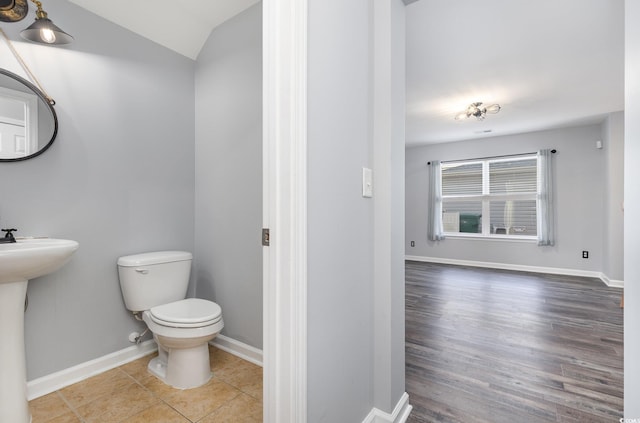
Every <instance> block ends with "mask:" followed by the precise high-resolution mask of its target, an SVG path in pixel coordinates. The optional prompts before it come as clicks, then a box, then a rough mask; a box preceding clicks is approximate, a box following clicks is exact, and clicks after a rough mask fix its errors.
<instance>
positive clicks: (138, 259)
mask: <svg viewBox="0 0 640 423" xmlns="http://www.w3.org/2000/svg"><path fill="white" fill-rule="evenodd" d="M191 259H193V254H191V253H189V252H187V251H155V252H152V253H142V254H133V255H130V256H123V257H120V258H119V259H118V266H123V267H135V266H148V265H151V264H161V263H171V262H174V261H186V260H191Z"/></svg>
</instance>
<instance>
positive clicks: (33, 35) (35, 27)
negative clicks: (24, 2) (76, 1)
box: [20, 0, 73, 44]
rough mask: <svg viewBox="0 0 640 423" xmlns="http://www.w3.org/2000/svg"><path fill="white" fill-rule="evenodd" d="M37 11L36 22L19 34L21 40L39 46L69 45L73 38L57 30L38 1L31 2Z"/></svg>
mask: <svg viewBox="0 0 640 423" xmlns="http://www.w3.org/2000/svg"><path fill="white" fill-rule="evenodd" d="M31 1H32V2H33V3H34V4H35V5H36V7H37V8H38V10H36V21H35V22H34V23H32V24H31V25H30V26H29V27H28V28H27V29H24V30H23V31H22V32H20V35H21V36H22V38H24V39H26V40H29V41H33V42H35V43H41V44H69V43H70V42H72V41H73V37H72V36H71V35H69V34H67V33H66V32H64V31H63V30H61V29H60V28H58V27H57V26H56V25H55V24H54V23H53V22H51V19H49V18H48V17H47V12H45V11H44V10H42V3H41V2H39V1H38V0H31Z"/></svg>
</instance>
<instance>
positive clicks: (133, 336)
mask: <svg viewBox="0 0 640 423" xmlns="http://www.w3.org/2000/svg"><path fill="white" fill-rule="evenodd" d="M133 317H135V318H136V320H137V321H139V322H144V320H142V317H140V312H139V311H134V312H133ZM147 332H149V328H146V329H145V330H144V331H143V332H142V333H138V332H131V333H130V334H129V342H135V344H136V345H139V344H140V342H142V337H143V336H145V335H146V334H147Z"/></svg>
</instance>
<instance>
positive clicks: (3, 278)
mask: <svg viewBox="0 0 640 423" xmlns="http://www.w3.org/2000/svg"><path fill="white" fill-rule="evenodd" d="M77 249H78V243H77V242H76V241H69V240H66V239H50V238H45V239H19V240H18V242H16V243H11V244H0V375H1V376H0V422H11V423H29V422H30V421H31V416H30V415H29V404H28V402H27V367H26V362H25V351H24V301H25V297H26V294H27V283H28V282H29V279H33V278H37V277H38V276H43V275H46V274H48V273H51V272H54V271H56V270H58V269H59V268H60V267H61V266H62V265H64V264H65V263H66V262H67V261H68V260H69V259H70V258H71V255H72V254H73V253H74V252H75V251H76V250H77Z"/></svg>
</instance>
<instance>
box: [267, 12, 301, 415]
mask: <svg viewBox="0 0 640 423" xmlns="http://www.w3.org/2000/svg"><path fill="white" fill-rule="evenodd" d="M262 8H263V27H262V33H263V100H262V101H263V170H262V172H263V227H264V228H269V230H270V246H268V247H263V339H264V342H263V365H264V379H263V380H264V395H263V404H264V417H263V419H264V422H267V423H288V422H292V423H304V422H306V420H307V0H264V1H263V3H262Z"/></svg>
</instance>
